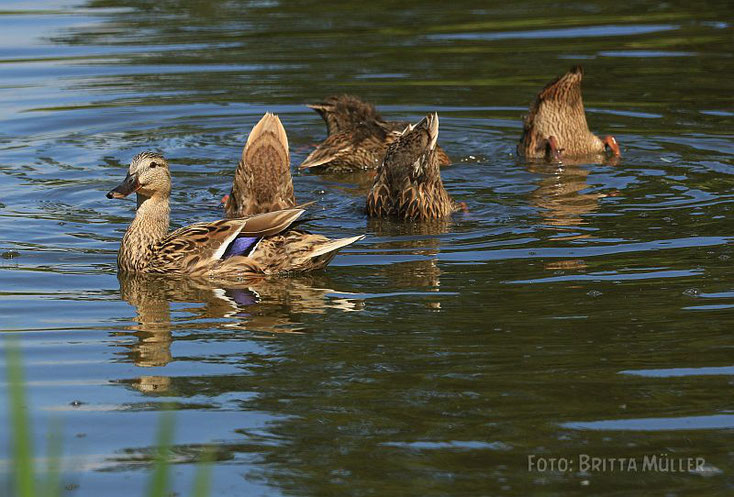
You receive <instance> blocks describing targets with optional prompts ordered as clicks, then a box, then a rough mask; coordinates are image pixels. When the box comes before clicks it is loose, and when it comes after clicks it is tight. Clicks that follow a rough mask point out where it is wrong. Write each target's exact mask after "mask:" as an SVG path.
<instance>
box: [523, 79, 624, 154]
mask: <svg viewBox="0 0 734 497" xmlns="http://www.w3.org/2000/svg"><path fill="white" fill-rule="evenodd" d="M583 76H584V70H583V67H582V66H580V65H576V66H574V67H572V68H571V69H570V70H569V71H568V72H566V73H565V74H563V75H562V76H559V77H558V78H556V79H554V80H553V81H551V82H550V83H548V84H547V85H546V86H545V87H544V88H543V89H542V90H541V91H540V92H539V93H538V95H537V96H536V98H535V100H534V101H533V103H532V105H531V106H530V113H529V114H527V115H526V116H525V118H524V122H523V132H522V137H521V138H520V143H519V144H518V146H517V153H518V155H521V156H524V157H526V158H529V159H545V160H547V161H550V162H564V161H566V160H573V159H581V158H595V159H598V158H599V157H603V156H605V155H607V154H611V155H612V156H613V157H615V158H618V157H621V152H620V148H619V143H617V140H616V138H614V137H613V136H611V135H607V136H605V137H604V138H599V137H598V136H596V135H595V134H593V133H592V132H591V131H590V130H589V126H588V124H587V123H586V113H585V111H584V103H583V100H582V98H581V80H582V79H583Z"/></svg>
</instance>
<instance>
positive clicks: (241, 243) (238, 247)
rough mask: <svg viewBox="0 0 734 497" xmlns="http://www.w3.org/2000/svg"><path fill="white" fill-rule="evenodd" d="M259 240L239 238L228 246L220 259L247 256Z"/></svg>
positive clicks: (251, 237)
mask: <svg viewBox="0 0 734 497" xmlns="http://www.w3.org/2000/svg"><path fill="white" fill-rule="evenodd" d="M258 240H259V238H258V237H256V236H239V237H237V238H235V239H234V241H233V242H232V243H230V244H229V247H227V250H225V251H224V255H223V256H222V259H227V258H228V257H234V256H236V255H249V254H250V251H251V250H252V249H253V248H254V247H255V245H256V244H257V242H258Z"/></svg>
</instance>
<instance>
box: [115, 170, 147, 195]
mask: <svg viewBox="0 0 734 497" xmlns="http://www.w3.org/2000/svg"><path fill="white" fill-rule="evenodd" d="M138 189H140V183H139V182H138V177H137V175H135V174H129V173H128V175H127V176H125V179H124V180H123V182H122V183H120V184H119V185H117V186H116V187H115V188H113V189H112V190H110V191H109V192H107V198H125V197H127V196H128V195H130V194H131V193H133V192H136V191H138Z"/></svg>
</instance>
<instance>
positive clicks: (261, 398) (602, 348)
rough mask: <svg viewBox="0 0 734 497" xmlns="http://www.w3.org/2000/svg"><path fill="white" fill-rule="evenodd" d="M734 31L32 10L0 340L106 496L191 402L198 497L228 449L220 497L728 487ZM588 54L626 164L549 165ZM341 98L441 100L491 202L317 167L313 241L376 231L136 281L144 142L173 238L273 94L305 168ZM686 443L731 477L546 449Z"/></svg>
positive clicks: (662, 14)
mask: <svg viewBox="0 0 734 497" xmlns="http://www.w3.org/2000/svg"><path fill="white" fill-rule="evenodd" d="M731 22H732V19H731V6H730V5H729V3H728V2H703V3H701V2H698V3H695V4H690V5H689V4H682V3H675V2H674V3H656V2H636V3H631V4H630V3H627V4H625V3H619V2H617V3H614V2H606V1H597V2H592V3H584V4H568V3H567V4H553V5H549V4H545V3H542V2H535V1H524V2H519V3H518V2H516V3H512V4H509V3H505V4H501V5H499V4H498V5H488V4H486V3H478V2H464V1H458V2H450V3H445V2H444V3H435V2H433V3H431V2H428V3H426V2H408V3H405V2H404V3H402V4H400V5H399V6H398V5H396V4H393V3H391V2H377V3H375V2H372V3H370V4H369V5H366V4H365V5H362V4H359V5H358V4H356V3H353V2H352V3H350V2H331V1H327V2H311V1H296V2H287V3H286V2H277V1H250V2H246V1H209V2H204V1H173V0H172V1H165V2H161V1H156V2H153V1H138V0H130V1H119V0H104V1H101V0H100V1H89V2H86V3H83V4H80V5H78V6H69V5H68V4H67V3H64V2H61V1H58V0H44V1H42V2H36V3H34V4H32V5H26V4H25V3H22V2H14V1H13V2H6V3H5V4H4V5H3V9H2V10H0V27H1V28H2V29H1V30H0V67H2V75H3V77H2V79H1V80H0V123H1V124H2V126H0V177H1V178H2V179H1V180H0V255H1V256H2V258H0V292H1V294H2V299H0V330H2V331H3V332H4V333H3V334H4V335H11V334H12V335H13V336H15V337H17V338H18V339H19V341H20V343H21V345H22V349H23V353H24V361H25V365H26V372H27V377H28V381H29V383H28V394H29V396H30V399H29V405H30V408H31V414H32V420H33V422H34V431H35V446H36V447H37V449H38V453H39V456H40V455H42V454H44V446H45V435H46V432H47V429H48V426H49V425H50V424H51V423H50V421H51V420H53V419H54V418H60V419H61V421H62V423H63V433H64V440H63V444H64V454H65V464H66V474H65V476H64V482H65V484H73V483H76V484H78V485H79V487H78V488H77V489H76V490H74V491H73V493H74V494H75V495H85V496H87V495H89V496H97V495H126V496H127V495H142V494H143V492H144V487H145V483H146V478H147V470H148V469H149V462H150V458H151V447H152V445H153V443H154V440H155V431H156V428H157V423H158V419H159V413H158V411H159V410H160V409H161V407H162V406H166V405H167V406H172V410H174V411H175V423H176V439H175V441H176V447H175V454H176V461H177V465H176V466H175V470H174V476H175V484H174V487H175V490H176V491H177V492H179V493H181V494H188V490H189V488H190V487H189V484H190V482H191V479H192V476H193V473H194V464H193V463H194V462H195V461H197V460H198V459H199V458H200V457H201V454H202V451H203V448H204V447H206V446H209V445H213V446H214V447H215V448H216V458H217V464H216V465H215V470H214V487H215V495H281V494H285V495H324V494H339V495H341V494H349V495H533V494H549V495H557V494H564V495H567V494H570V495H575V494H578V495H582V494H583V495H587V494H588V493H589V492H591V493H593V494H595V495H636V494H639V493H640V492H644V491H647V492H648V493H654V494H661V495H685V494H692V495H719V494H721V495H724V494H726V492H727V491H728V490H730V489H731V487H732V485H734V481H733V480H732V471H734V461H733V460H732V455H731V448H730V446H731V443H730V440H729V436H730V435H731V430H732V428H734V423H733V422H732V418H731V411H732V403H731V400H730V395H729V394H730V391H731V377H732V367H733V366H732V357H731V353H730V351H731V340H730V336H731V325H732V322H733V321H732V319H731V310H732V308H734V290H732V287H733V285H732V283H731V277H730V273H731V271H730V266H731V257H732V249H731V245H730V241H731V223H730V222H729V217H730V214H731V212H730V211H731V206H732V200H733V199H734V195H732V188H731V175H732V173H734V140H733V139H732V138H733V136H732V122H733V121H732V117H734V107H733V106H732V97H731V95H732V90H733V89H734V86H732V82H731V74H732V73H734V58H732V53H733V50H732V49H733V48H734V46H733V44H732V39H734V38H732V28H731ZM577 63H583V64H584V66H585V69H586V76H585V80H584V92H585V93H584V100H585V102H586V105H587V110H588V120H589V124H590V126H591V128H592V130H594V131H595V132H597V133H599V134H607V133H609V134H614V135H615V136H616V137H617V139H618V140H619V141H620V143H621V144H622V146H623V150H622V160H621V161H620V162H619V163H618V164H612V163H604V164H566V165H564V167H556V166H552V165H548V164H537V163H530V164H527V163H525V162H523V161H519V160H518V159H517V158H516V157H515V156H514V150H515V143H516V140H517V139H518V136H519V134H520V130H521V116H522V114H523V113H524V112H526V110H527V106H528V104H529V103H530V101H531V100H532V98H533V95H534V93H535V92H536V91H537V90H538V89H539V88H540V87H542V85H543V84H545V83H546V82H547V81H548V80H549V79H550V78H552V77H553V76H555V75H557V74H559V73H560V72H562V71H564V70H565V69H566V68H567V67H568V66H570V65H572V64H577ZM341 92H352V93H355V94H358V95H361V96H363V97H365V98H367V99H370V100H372V101H374V102H375V103H377V104H378V105H379V107H380V110H381V111H383V113H384V115H385V117H386V118H390V119H412V120H418V119H419V118H420V117H422V116H423V115H425V113H426V112H427V111H429V110H437V111H438V112H439V114H440V119H441V135H440V141H441V144H442V146H444V147H445V149H446V150H447V152H448V153H449V154H450V155H451V156H452V157H453V158H455V159H456V163H455V164H454V165H453V166H451V167H449V168H446V170H445V171H444V182H445V185H446V188H447V189H448V191H449V193H450V194H451V195H452V197H453V198H455V199H456V200H457V201H463V202H466V203H467V205H468V207H469V212H467V213H461V214H460V215H457V216H455V217H454V218H453V219H452V220H451V221H448V222H445V223H440V224H425V225H404V224H401V223H396V222H392V221H374V220H367V219H366V218H365V216H364V215H363V212H362V209H363V206H364V196H365V194H366V192H367V191H368V189H369V187H370V185H371V181H372V177H371V175H370V174H364V175H353V176H344V175H341V176H340V175H324V176H319V175H314V174H300V173H295V178H294V180H295V188H296V197H297V198H298V199H299V201H302V202H306V201H310V200H318V204H317V207H316V208H315V210H314V212H313V215H314V217H315V218H316V219H315V220H314V221H313V222H312V223H311V225H310V227H311V229H313V230H314V231H318V232H321V233H324V234H327V235H331V236H337V235H340V236H346V235H347V234H349V235H352V234H357V233H366V234H367V235H368V237H367V238H366V239H365V240H364V241H362V242H360V243H359V244H357V245H355V246H352V247H349V248H348V249H347V250H345V251H344V252H343V253H342V254H341V255H340V256H339V257H337V258H336V259H335V261H334V263H333V265H332V266H331V267H330V268H329V270H328V271H326V272H324V273H320V274H313V275H309V276H305V277H299V278H289V279H262V280H253V281H240V282H234V283H232V282H229V283H223V282H220V283H216V282H214V283H212V282H196V281H191V280H180V279H168V278H163V279H161V278H154V279H148V278H123V277H121V278H119V279H118V278H117V276H116V275H115V267H114V264H115V252H116V250H117V247H118V243H119V239H120V237H121V236H122V233H123V232H124V229H125V227H126V225H127V223H128V222H129V220H130V219H131V217H132V211H133V203H132V202H109V201H107V200H106V199H105V198H104V193H105V192H106V191H108V190H109V188H110V186H111V185H112V184H114V182H116V181H117V180H118V179H119V176H120V174H121V171H122V167H123V166H124V165H125V164H126V163H127V162H128V161H129V160H130V158H131V157H132V155H134V153H136V152H138V151H140V150H142V149H157V150H160V151H163V152H164V153H165V154H166V155H167V156H168V157H169V159H170V160H171V163H172V171H173V181H174V190H173V197H172V208H173V212H172V217H173V224H174V225H176V226H179V225H182V224H184V223H191V222H195V221H200V220H207V219H213V218H216V217H218V216H220V215H221V210H220V206H219V199H220V198H221V196H222V195H223V194H225V193H227V192H228V191H229V186H230V181H231V176H232V173H233V170H234V167H235V165H236V159H237V157H239V155H240V150H241V147H242V145H243V143H244V141H245V139H246V133H247V131H248V130H249V129H250V128H251V127H252V126H253V125H254V124H255V122H257V120H258V119H259V118H260V116H261V115H262V113H263V112H265V111H273V112H276V113H278V114H279V115H280V117H281V119H282V121H283V124H284V126H285V128H286V130H287V132H288V136H289V142H290V145H291V154H292V162H293V163H294V164H298V163H300V162H301V160H302V159H303V158H304V157H305V156H306V155H307V154H308V153H309V152H310V150H312V148H313V145H314V143H317V142H318V141H320V140H321V139H322V138H323V136H324V133H325V129H324V126H323V124H322V122H321V119H320V118H319V117H318V116H317V115H316V114H315V113H313V112H312V111H310V110H309V109H307V108H306V107H305V106H304V104H305V103H307V102H313V101H317V100H320V99H322V98H323V97H324V96H326V95H329V94H333V93H341ZM0 374H4V372H3V373H0ZM3 385H4V383H3ZM2 389H3V390H5V387H4V386H3V387H2ZM3 394H4V392H3ZM0 426H8V415H7V413H6V412H5V410H4V409H0ZM8 436H9V435H8V431H7V430H0V446H2V447H8ZM660 453H665V454H667V455H668V456H669V457H671V458H678V457H684V458H685V457H704V458H705V459H706V461H707V462H706V467H705V470H704V471H695V472H691V473H689V472H682V473H670V472H645V473H639V472H638V473H630V472H602V471H595V472H594V471H592V472H582V471H580V470H579V468H578V467H576V468H574V469H573V470H572V471H568V472H543V473H541V472H537V471H528V468H527V458H528V456H529V455H533V454H534V455H537V456H547V457H568V458H571V459H574V460H577V458H578V455H579V454H589V455H592V456H597V457H604V458H613V457H626V458H632V457H634V458H643V457H644V456H646V455H653V454H660ZM7 454H8V452H7V451H4V452H2V456H1V457H0V485H3V482H4V481H5V480H6V479H7V476H8V472H7V468H8V464H7V457H8V456H7ZM3 468H4V469H3ZM3 488H4V487H3Z"/></svg>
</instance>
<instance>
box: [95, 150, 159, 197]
mask: <svg viewBox="0 0 734 497" xmlns="http://www.w3.org/2000/svg"><path fill="white" fill-rule="evenodd" d="M131 193H137V194H138V195H142V196H144V197H148V198H150V197H153V196H156V195H158V196H163V197H168V196H170V194H171V172H170V171H169V168H168V162H167V161H166V159H165V157H163V156H162V155H161V154H159V153H156V152H141V153H139V154H138V155H136V156H135V157H133V160H132V161H131V162H130V167H129V168H128V170H127V176H125V179H124V180H123V181H122V183H120V184H119V185H117V187H115V188H113V189H112V190H110V191H109V192H107V198H125V197H127V196H128V195H130V194H131Z"/></svg>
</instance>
